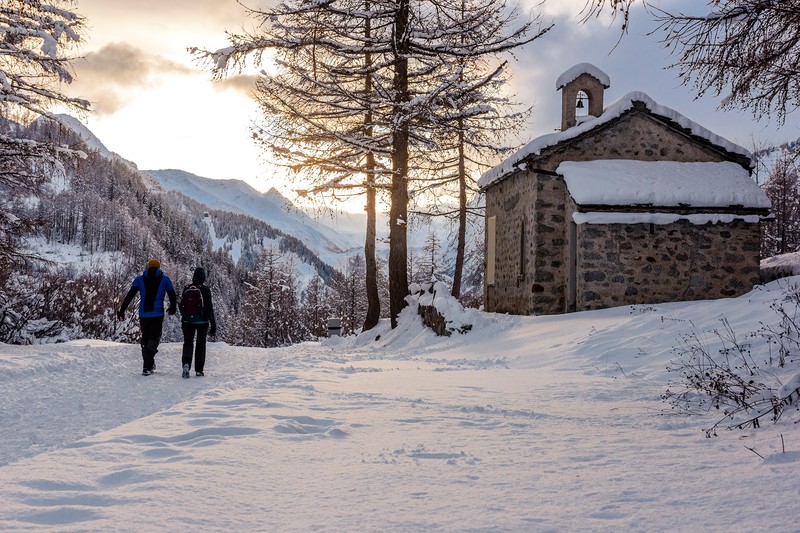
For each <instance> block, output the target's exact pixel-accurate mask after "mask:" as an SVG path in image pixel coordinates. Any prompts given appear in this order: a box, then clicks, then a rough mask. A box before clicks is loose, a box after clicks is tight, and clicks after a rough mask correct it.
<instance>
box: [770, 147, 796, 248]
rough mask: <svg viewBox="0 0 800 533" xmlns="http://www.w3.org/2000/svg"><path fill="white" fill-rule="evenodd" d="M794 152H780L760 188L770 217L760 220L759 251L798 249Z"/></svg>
mask: <svg viewBox="0 0 800 533" xmlns="http://www.w3.org/2000/svg"><path fill="white" fill-rule="evenodd" d="M798 174H799V172H798V164H797V158H796V155H795V154H792V153H790V152H784V153H783V154H782V155H781V156H780V157H779V158H778V160H777V161H776V162H775V165H774V166H773V168H772V171H771V172H770V174H769V176H768V177H767V180H766V182H765V183H764V186H763V189H764V192H765V193H766V194H767V197H768V198H769V200H770V202H771V203H772V216H773V219H772V220H770V221H768V222H767V223H765V224H764V229H763V231H762V236H761V255H762V257H765V258H766V257H771V256H773V255H779V254H785V253H789V252H796V251H798V250H800V176H799V175H798Z"/></svg>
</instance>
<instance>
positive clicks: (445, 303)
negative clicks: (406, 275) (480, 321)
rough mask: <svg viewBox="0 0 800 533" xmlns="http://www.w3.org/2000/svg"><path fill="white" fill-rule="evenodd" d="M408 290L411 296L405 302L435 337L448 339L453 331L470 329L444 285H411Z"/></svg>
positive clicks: (466, 317)
mask: <svg viewBox="0 0 800 533" xmlns="http://www.w3.org/2000/svg"><path fill="white" fill-rule="evenodd" d="M408 290H409V292H410V293H411V294H410V295H409V296H407V297H406V302H408V304H409V306H411V307H416V308H417V312H418V313H419V315H420V316H421V317H422V321H423V323H424V324H425V325H426V326H427V327H429V328H431V329H432V330H433V331H435V332H436V334H437V335H439V336H446V337H449V336H450V335H451V334H452V333H453V332H455V331H457V332H459V333H466V332H468V331H470V330H471V329H472V323H471V321H470V320H469V318H468V316H467V313H466V311H465V310H464V308H463V307H462V306H461V304H460V303H459V302H458V300H456V299H455V298H453V297H452V296H451V295H450V291H448V290H447V286H446V285H445V284H444V283H442V282H436V283H427V284H419V283H412V284H411V285H410V286H409V288H408Z"/></svg>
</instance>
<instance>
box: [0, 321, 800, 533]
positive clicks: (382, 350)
mask: <svg viewBox="0 0 800 533" xmlns="http://www.w3.org/2000/svg"><path fill="white" fill-rule="evenodd" d="M703 312H706V311H705V310H704V311H703ZM657 319H658V317H655V316H654V317H647V316H631V315H630V314H629V313H625V314H623V311H617V312H608V313H606V314H594V315H592V316H591V320H590V321H589V322H587V321H586V316H583V317H581V316H574V317H571V318H565V319H560V320H556V319H545V320H538V321H536V322H535V323H532V322H529V323H526V322H524V321H523V322H520V321H519V320H518V319H514V318H506V319H503V320H504V321H503V322H502V323H500V324H498V325H496V327H495V329H494V330H492V331H493V332H494V333H495V334H497V335H500V334H501V333H502V335H503V341H502V346H500V345H499V344H498V340H497V339H498V338H499V337H494V336H493V335H486V336H476V337H474V338H473V339H471V340H470V342H469V343H468V342H467V340H468V337H465V338H464V339H462V340H459V339H454V340H450V341H437V342H431V340H430V338H428V337H424V338H422V340H420V342H419V344H418V345H416V346H415V345H414V344H413V343H411V342H407V343H406V344H405V345H404V347H403V348H397V349H393V348H392V347H391V345H392V343H391V342H390V341H387V343H386V344H385V345H383V346H378V347H377V348H375V349H370V348H368V347H367V348H364V347H362V348H357V349H356V348H346V347H345V345H341V346H337V345H335V343H333V344H331V345H324V344H323V345H320V344H315V343H308V344H302V345H299V346H294V347H292V348H286V349H277V350H257V349H245V348H234V347H229V346H225V345H213V346H212V347H211V349H210V353H209V362H208V365H207V370H208V372H207V375H206V377H205V378H194V377H192V378H191V379H189V380H182V379H181V378H180V373H179V370H178V364H177V361H178V359H179V350H180V347H179V346H178V345H174V344H170V345H165V346H163V347H162V351H161V353H160V354H159V355H158V359H157V361H158V370H159V374H157V375H156V376H154V377H149V378H145V377H142V376H138V375H137V371H138V360H137V359H136V357H138V356H137V351H136V347H134V346H119V345H108V346H84V345H81V343H76V344H74V345H71V346H65V345H57V346H45V347H11V346H2V345H0V348H1V350H0V352H1V353H2V357H0V364H2V374H0V375H2V378H0V407H1V408H2V411H0V416H2V428H3V430H2V435H0V447H1V448H0V449H2V450H3V459H2V464H1V465H0V481H2V483H0V529H2V530H4V531H39V530H41V531H110V530H115V531H167V530H169V531H196V530H198V529H201V530H204V531H308V530H315V531H319V530H321V531H420V530H444V531H689V530H697V528H698V527H699V525H702V529H703V530H705V531H729V530H731V529H736V530H739V531H757V530H771V531H793V530H796V526H795V524H796V521H795V517H796V516H797V513H798V511H800V504H799V503H798V500H799V498H798V496H799V495H800V483H798V481H797V475H796V473H797V464H798V462H800V452H797V451H792V450H798V449H800V441H798V438H797V436H798V435H797V431H796V430H795V431H792V428H791V427H784V428H783V429H782V430H780V433H786V434H787V437H788V439H787V442H788V444H789V446H788V448H789V449H790V451H789V452H787V453H779V452H780V441H779V440H777V436H778V432H777V431H776V430H773V431H770V430H765V431H762V432H737V433H733V432H724V433H722V434H721V436H720V437H719V438H716V439H706V438H705V436H704V434H703V432H702V431H701V430H700V427H701V426H702V421H700V420H698V419H685V418H677V417H674V416H662V415H661V414H660V413H661V412H662V410H663V408H664V405H663V404H662V402H661V401H660V394H661V393H662V392H663V383H659V382H657V381H654V380H652V379H651V377H652V376H651V374H648V372H649V370H650V367H656V366H661V363H659V362H658V361H656V362H653V363H652V364H651V365H648V364H645V363H642V364H641V365H640V367H639V368H638V369H637V370H636V371H632V370H631V369H630V368H628V369H627V371H626V372H625V373H624V374H623V373H622V372H621V371H618V369H617V368H616V367H615V365H614V360H613V359H609V357H611V356H609V353H611V354H623V352H625V353H634V352H636V351H637V350H638V352H637V355H630V357H629V358H628V359H627V360H628V361H631V360H634V358H637V357H638V358H640V359H643V357H642V356H641V355H640V353H642V352H643V351H647V350H646V349H643V348H642V343H643V342H646V341H645V339H647V338H655V337H657V335H659V334H660V335H673V332H671V331H666V332H665V328H668V327H672V326H671V324H670V323H667V326H665V325H664V321H663V320H660V322H661V325H660V326H657V327H654V326H653V325H652V324H654V323H655V321H656V320H657ZM647 324H650V325H649V326H648V325H647ZM623 338H624V339H628V341H626V342H627V344H625V343H624V342H622V341H621V339H623ZM604 347H606V348H604ZM609 350H611V351H609ZM37 351H39V352H41V353H39V354H37ZM15 352H17V354H15ZM584 352H585V353H592V354H594V357H593V358H590V357H584V358H583V359H579V356H580V354H582V353H584ZM499 353H504V354H506V355H505V356H503V357H501V356H499ZM603 354H605V355H603ZM576 358H578V359H576ZM579 360H582V361H583V362H584V363H583V364H576V362H577V361H579ZM620 360H622V359H620ZM169 361H172V362H173V364H172V365H170V364H169ZM601 365H602V366H601ZM626 368H627V367H626ZM662 368H663V366H662ZM620 369H622V366H621V367H620ZM795 427H796V426H795ZM745 445H747V446H749V447H754V448H757V449H758V451H759V452H760V453H761V454H762V455H764V456H765V458H766V459H765V460H761V459H759V458H758V457H757V456H756V455H755V454H753V453H752V452H750V451H748V450H747V449H745V447H744V446H745Z"/></svg>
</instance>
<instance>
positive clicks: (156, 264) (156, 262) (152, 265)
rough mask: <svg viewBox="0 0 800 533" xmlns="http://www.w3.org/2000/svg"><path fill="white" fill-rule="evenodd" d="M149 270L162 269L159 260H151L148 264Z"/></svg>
mask: <svg viewBox="0 0 800 533" xmlns="http://www.w3.org/2000/svg"><path fill="white" fill-rule="evenodd" d="M147 268H161V262H160V261H159V260H158V259H151V260H150V261H148V262H147Z"/></svg>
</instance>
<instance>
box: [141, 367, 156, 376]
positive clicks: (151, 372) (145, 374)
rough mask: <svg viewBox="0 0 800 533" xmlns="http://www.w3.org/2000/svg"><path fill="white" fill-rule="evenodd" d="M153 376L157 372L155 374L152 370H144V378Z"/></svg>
mask: <svg viewBox="0 0 800 533" xmlns="http://www.w3.org/2000/svg"><path fill="white" fill-rule="evenodd" d="M153 374H155V372H153V370H152V369H151V368H145V369H144V370H142V375H143V376H152V375H153Z"/></svg>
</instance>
